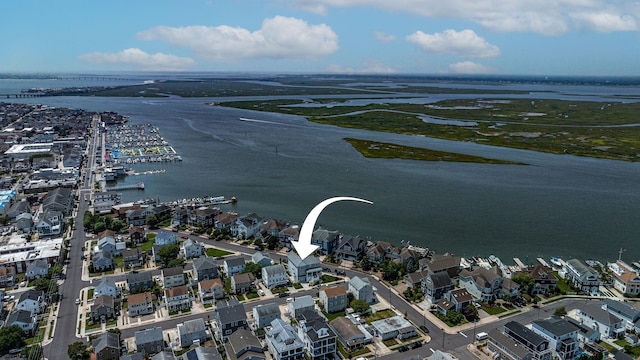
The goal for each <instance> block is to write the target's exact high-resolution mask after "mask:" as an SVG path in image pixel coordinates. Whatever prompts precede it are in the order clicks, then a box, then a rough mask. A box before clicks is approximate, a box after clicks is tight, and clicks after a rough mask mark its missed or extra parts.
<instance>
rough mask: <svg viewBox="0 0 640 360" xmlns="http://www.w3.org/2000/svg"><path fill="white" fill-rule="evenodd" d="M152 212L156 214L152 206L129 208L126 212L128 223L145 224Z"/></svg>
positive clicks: (133, 224) (130, 224)
mask: <svg viewBox="0 0 640 360" xmlns="http://www.w3.org/2000/svg"><path fill="white" fill-rule="evenodd" d="M152 214H153V215H155V214H154V212H153V209H152V208H151V207H150V206H148V207H141V208H138V209H131V210H127V211H126V212H125V217H126V219H127V225H129V226H144V225H146V223H147V217H148V216H149V215H152Z"/></svg>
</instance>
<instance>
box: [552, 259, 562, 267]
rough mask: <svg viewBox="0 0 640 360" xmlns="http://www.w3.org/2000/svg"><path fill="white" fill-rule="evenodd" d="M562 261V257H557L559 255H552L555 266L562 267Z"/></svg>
mask: <svg viewBox="0 0 640 360" xmlns="http://www.w3.org/2000/svg"><path fill="white" fill-rule="evenodd" d="M562 263H563V261H562V259H560V258H557V257H552V258H551V264H553V265H555V266H558V267H561V266H562Z"/></svg>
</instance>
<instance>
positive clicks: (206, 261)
mask: <svg viewBox="0 0 640 360" xmlns="http://www.w3.org/2000/svg"><path fill="white" fill-rule="evenodd" d="M193 268H194V269H196V271H199V270H205V269H216V270H217V269H218V264H216V261H215V260H214V259H213V258H210V257H208V256H200V257H197V258H195V259H193Z"/></svg>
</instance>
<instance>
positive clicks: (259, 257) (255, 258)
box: [251, 251, 271, 264]
mask: <svg viewBox="0 0 640 360" xmlns="http://www.w3.org/2000/svg"><path fill="white" fill-rule="evenodd" d="M264 259H268V260H269V261H271V258H270V257H268V256H265V255H264V254H263V253H261V252H260V251H258V252H255V253H254V254H253V255H251V261H253V262H254V263H256V264H257V263H259V262H260V261H262V260H264Z"/></svg>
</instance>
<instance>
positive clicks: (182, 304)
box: [164, 285, 191, 312]
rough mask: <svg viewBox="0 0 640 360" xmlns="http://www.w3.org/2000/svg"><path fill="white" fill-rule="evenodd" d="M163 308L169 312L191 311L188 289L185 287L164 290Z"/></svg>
mask: <svg viewBox="0 0 640 360" xmlns="http://www.w3.org/2000/svg"><path fill="white" fill-rule="evenodd" d="M164 306H165V307H166V308H167V311H169V312H174V311H182V310H187V309H191V297H190V296H189V289H188V288H187V287H186V286H185V285H182V286H176V287H172V288H170V289H165V290H164Z"/></svg>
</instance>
